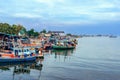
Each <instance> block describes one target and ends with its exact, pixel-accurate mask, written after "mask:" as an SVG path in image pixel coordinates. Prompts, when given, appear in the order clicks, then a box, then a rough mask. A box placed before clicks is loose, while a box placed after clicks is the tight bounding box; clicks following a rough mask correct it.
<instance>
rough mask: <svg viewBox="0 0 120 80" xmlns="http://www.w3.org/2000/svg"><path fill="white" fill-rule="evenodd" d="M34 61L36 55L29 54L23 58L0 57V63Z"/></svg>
mask: <svg viewBox="0 0 120 80" xmlns="http://www.w3.org/2000/svg"><path fill="white" fill-rule="evenodd" d="M30 61H36V56H30V57H25V58H2V57H1V58H0V63H17V62H18V63H19V62H30Z"/></svg>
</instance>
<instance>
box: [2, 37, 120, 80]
mask: <svg viewBox="0 0 120 80" xmlns="http://www.w3.org/2000/svg"><path fill="white" fill-rule="evenodd" d="M78 42H79V44H78V45H77V47H76V49H75V50H68V51H65V50H64V51H52V52H51V53H50V52H46V53H45V55H44V57H45V58H44V60H40V62H38V63H37V64H36V63H31V64H28V63H26V64H22V65H9V66H4V67H2V66H0V80H120V37H117V38H108V37H89V38H80V39H78ZM39 64H40V65H39Z"/></svg>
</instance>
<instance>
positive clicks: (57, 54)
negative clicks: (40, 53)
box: [52, 49, 74, 61]
mask: <svg viewBox="0 0 120 80" xmlns="http://www.w3.org/2000/svg"><path fill="white" fill-rule="evenodd" d="M73 52H74V49H70V50H53V51H52V54H55V59H57V58H59V59H60V57H64V61H65V59H66V58H67V57H69V56H71V55H72V54H73Z"/></svg>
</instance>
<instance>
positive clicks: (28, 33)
mask: <svg viewBox="0 0 120 80" xmlns="http://www.w3.org/2000/svg"><path fill="white" fill-rule="evenodd" d="M27 35H28V36H29V37H38V36H39V33H38V32H36V31H34V29H30V30H28V31H27Z"/></svg>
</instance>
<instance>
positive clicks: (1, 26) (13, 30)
mask: <svg viewBox="0 0 120 80" xmlns="http://www.w3.org/2000/svg"><path fill="white" fill-rule="evenodd" d="M21 29H24V30H25V31H26V29H25V28H24V27H23V26H22V25H15V24H13V25H9V24H8V23H0V32H2V33H6V34H14V35H18V33H19V31H20V30H21Z"/></svg>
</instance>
